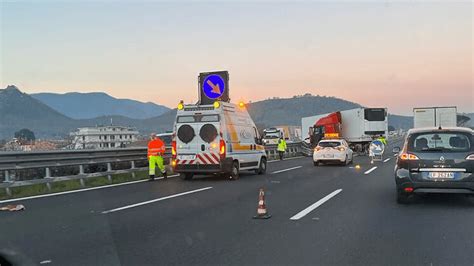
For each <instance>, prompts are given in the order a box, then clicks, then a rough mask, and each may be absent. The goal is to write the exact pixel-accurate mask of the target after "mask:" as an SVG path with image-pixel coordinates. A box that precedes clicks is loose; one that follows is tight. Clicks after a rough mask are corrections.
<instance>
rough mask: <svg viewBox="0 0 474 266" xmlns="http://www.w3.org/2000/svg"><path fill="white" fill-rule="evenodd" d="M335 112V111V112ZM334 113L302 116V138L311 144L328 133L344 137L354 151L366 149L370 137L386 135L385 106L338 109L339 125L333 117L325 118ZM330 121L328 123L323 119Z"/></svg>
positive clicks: (313, 144) (370, 139)
mask: <svg viewBox="0 0 474 266" xmlns="http://www.w3.org/2000/svg"><path fill="white" fill-rule="evenodd" d="M335 113H337V112H335ZM335 113H327V114H322V115H316V116H310V117H303V118H302V119H301V127H302V134H303V140H304V141H305V142H307V143H308V144H311V146H315V145H316V144H317V142H319V140H320V139H321V138H323V137H324V136H325V135H326V136H327V135H328V133H329V134H330V135H332V136H334V134H336V135H338V136H339V137H342V138H344V139H345V140H346V141H347V142H349V144H350V145H351V147H352V148H353V149H354V150H356V151H366V150H367V148H368V145H369V143H370V142H371V141H372V139H373V138H374V137H376V136H379V135H384V136H387V135H388V118H387V114H388V113H387V108H356V109H351V110H345V111H340V112H339V113H340V121H338V123H339V125H335V121H334V119H332V120H331V119H326V118H327V117H330V116H332V117H333V118H334V117H337V116H334V114H335ZM325 120H326V121H330V122H328V123H326V122H324V121H325Z"/></svg>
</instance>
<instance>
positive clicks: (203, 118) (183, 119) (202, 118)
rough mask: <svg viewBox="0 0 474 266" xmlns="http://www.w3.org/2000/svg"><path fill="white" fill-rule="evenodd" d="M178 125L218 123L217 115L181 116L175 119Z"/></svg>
mask: <svg viewBox="0 0 474 266" xmlns="http://www.w3.org/2000/svg"><path fill="white" fill-rule="evenodd" d="M177 122H178V123H200V122H219V115H202V114H195V115H181V116H178V118H177Z"/></svg>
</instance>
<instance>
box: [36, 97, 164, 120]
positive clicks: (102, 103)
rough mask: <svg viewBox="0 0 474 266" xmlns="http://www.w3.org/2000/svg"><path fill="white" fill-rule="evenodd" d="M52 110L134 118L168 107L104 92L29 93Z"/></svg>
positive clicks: (80, 116) (82, 115) (76, 115)
mask: <svg viewBox="0 0 474 266" xmlns="http://www.w3.org/2000/svg"><path fill="white" fill-rule="evenodd" d="M31 96H32V97H33V98H35V99H37V100H40V101H41V102H43V103H44V104H46V105H48V106H49V107H51V108H53V109H54V110H56V111H58V112H59V113H62V114H64V115H66V116H68V117H71V118H74V119H91V118H95V117H100V116H108V115H112V116H113V115H119V116H126V117H130V118H135V119H146V118H151V117H155V116H159V115H161V114H163V113H165V112H167V111H169V110H170V109H169V108H168V107H165V106H162V105H157V104H154V103H151V102H147V103H143V102H139V101H135V100H129V99H117V98H114V97H112V96H110V95H108V94H106V93H102V92H94V93H77V92H72V93H65V94H55V93H37V94H31Z"/></svg>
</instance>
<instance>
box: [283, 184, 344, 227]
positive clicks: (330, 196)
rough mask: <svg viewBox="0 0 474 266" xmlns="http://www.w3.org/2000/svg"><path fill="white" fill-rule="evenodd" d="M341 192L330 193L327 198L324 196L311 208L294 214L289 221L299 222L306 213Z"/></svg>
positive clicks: (338, 190) (339, 190)
mask: <svg viewBox="0 0 474 266" xmlns="http://www.w3.org/2000/svg"><path fill="white" fill-rule="evenodd" d="M341 191H342V189H337V190H335V191H333V192H331V193H330V194H328V195H327V196H325V197H324V198H322V199H320V200H318V201H316V202H315V203H313V204H312V205H311V206H309V207H308V208H306V209H304V210H302V211H300V212H299V213H297V214H295V215H294V216H293V217H291V218H290V220H293V221H296V220H299V219H301V218H303V217H305V216H306V215H307V214H308V213H310V212H312V211H313V210H314V209H316V208H317V207H319V206H321V205H323V203H325V202H326V201H328V200H330V199H331V198H332V197H334V196H336V195H337V194H339V193H340V192H341Z"/></svg>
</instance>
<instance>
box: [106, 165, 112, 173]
mask: <svg viewBox="0 0 474 266" xmlns="http://www.w3.org/2000/svg"><path fill="white" fill-rule="evenodd" d="M107 172H112V164H111V163H107Z"/></svg>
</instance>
